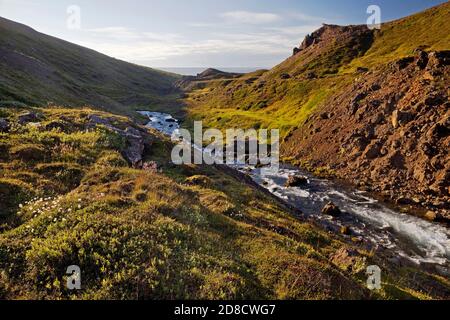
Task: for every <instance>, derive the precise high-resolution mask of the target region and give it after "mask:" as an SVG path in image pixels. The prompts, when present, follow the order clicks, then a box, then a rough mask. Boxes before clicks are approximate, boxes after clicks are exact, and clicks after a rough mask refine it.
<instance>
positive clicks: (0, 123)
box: [0, 118, 9, 132]
mask: <svg viewBox="0 0 450 320" xmlns="http://www.w3.org/2000/svg"><path fill="white" fill-rule="evenodd" d="M8 131H9V122H8V120H6V119H3V118H0V132H8Z"/></svg>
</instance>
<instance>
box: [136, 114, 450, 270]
mask: <svg viewBox="0 0 450 320" xmlns="http://www.w3.org/2000/svg"><path fill="white" fill-rule="evenodd" d="M139 113H140V114H142V115H145V116H147V117H148V118H149V120H150V122H149V123H148V124H147V126H148V127H151V128H154V129H156V130H158V131H160V132H162V133H164V134H167V135H172V134H173V133H174V132H175V131H176V130H178V129H179V124H178V121H177V120H176V119H174V118H173V117H172V116H171V115H169V114H165V113H159V112H148V111H140V112H139ZM230 166H231V167H233V168H235V169H236V170H239V171H242V172H245V173H248V174H249V175H250V176H251V177H252V178H253V180H254V181H255V182H256V183H258V184H259V185H261V186H262V187H264V188H266V189H267V190H269V191H270V192H271V193H272V194H274V195H275V196H277V197H279V198H280V199H282V200H284V201H285V202H287V203H289V204H291V205H293V206H295V207H297V208H298V209H300V210H301V211H302V212H303V213H304V214H305V215H306V216H307V217H308V218H310V219H314V220H315V221H317V222H318V223H319V224H321V225H323V226H324V227H325V228H327V229H329V230H333V231H334V232H338V230H339V229H340V228H341V227H342V226H348V227H350V229H351V231H352V237H354V238H357V239H359V240H360V241H361V242H364V243H369V244H370V246H371V248H374V249H380V250H383V249H384V252H388V253H390V254H391V256H392V257H393V258H402V259H407V260H409V261H411V262H413V263H415V264H427V265H434V266H437V267H438V270H440V271H441V272H443V273H445V274H448V272H449V271H448V270H450V229H448V228H447V227H445V226H443V225H440V224H437V223H432V222H429V221H426V220H423V219H420V218H418V217H414V216H411V215H407V214H403V213H400V212H397V211H394V210H392V209H390V208H389V207H388V206H386V205H384V204H383V203H380V202H379V201H377V200H375V199H373V198H372V197H370V195H368V194H367V193H365V192H363V191H358V190H355V189H353V188H350V187H348V186H345V185H342V184H340V183H337V182H333V181H329V180H325V179H319V178H316V177H314V176H312V175H311V174H309V173H307V172H303V171H302V170H299V169H297V168H293V167H290V166H281V167H280V169H279V170H278V172H276V173H274V174H271V175H262V174H261V169H259V168H255V167H254V166H248V165H237V164H234V165H230ZM294 174H301V175H303V176H306V177H307V178H308V184H307V185H305V186H302V187H290V188H286V187H285V186H284V185H285V183H286V181H287V179H288V177H289V176H291V175H294ZM330 201H331V202H333V203H334V204H336V205H337V206H338V207H339V208H340V209H341V211H343V212H344V213H343V214H342V215H340V216H339V217H331V216H327V215H323V214H321V210H322V208H323V206H324V205H325V204H327V203H328V202H330Z"/></svg>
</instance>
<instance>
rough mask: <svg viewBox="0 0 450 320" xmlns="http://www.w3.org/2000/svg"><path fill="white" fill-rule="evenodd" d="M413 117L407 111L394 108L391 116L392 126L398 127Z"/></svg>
mask: <svg viewBox="0 0 450 320" xmlns="http://www.w3.org/2000/svg"><path fill="white" fill-rule="evenodd" d="M412 118H413V115H412V114H411V113H409V112H403V111H400V110H395V111H394V112H393V113H392V116H391V122H392V126H393V127H394V128H398V127H399V126H401V125H404V124H405V123H408V122H409V121H411V120H412Z"/></svg>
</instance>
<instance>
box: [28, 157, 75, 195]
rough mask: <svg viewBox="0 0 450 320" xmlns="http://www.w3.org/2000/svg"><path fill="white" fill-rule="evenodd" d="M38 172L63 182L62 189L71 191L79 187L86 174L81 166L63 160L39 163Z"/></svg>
mask: <svg viewBox="0 0 450 320" xmlns="http://www.w3.org/2000/svg"><path fill="white" fill-rule="evenodd" d="M36 172H38V173H40V174H42V175H44V176H45V177H47V178H49V179H55V180H57V181H58V182H60V183H62V187H63V188H62V190H61V191H69V190H71V189H73V188H75V187H77V186H78V185H79V184H80V182H81V179H82V178H83V176H84V171H83V169H82V168H81V167H80V166H78V165H77V164H74V163H63V162H56V163H42V164H38V165H37V166H36Z"/></svg>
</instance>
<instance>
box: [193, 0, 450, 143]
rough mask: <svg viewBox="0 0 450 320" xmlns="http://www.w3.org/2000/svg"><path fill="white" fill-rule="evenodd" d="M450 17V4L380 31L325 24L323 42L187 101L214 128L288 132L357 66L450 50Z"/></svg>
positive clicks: (349, 78) (344, 82)
mask: <svg viewBox="0 0 450 320" xmlns="http://www.w3.org/2000/svg"><path fill="white" fill-rule="evenodd" d="M448 21H450V3H445V4H442V5H439V6H437V7H434V8H431V9H429V10H426V11H423V12H421V13H418V14H415V15H412V16H410V17H406V18H403V19H400V20H396V21H393V22H389V23H385V24H383V25H382V27H381V30H379V31H375V32H372V31H369V30H367V28H366V27H365V26H330V25H325V26H324V27H322V28H321V29H319V30H318V31H316V33H317V34H318V35H320V37H319V38H320V39H319V41H318V43H316V44H314V45H311V46H309V47H307V48H306V49H304V50H302V51H301V52H299V53H298V54H296V55H294V56H292V57H290V58H288V59H286V60H285V61H283V62H282V63H280V64H279V65H277V66H275V67H274V68H273V69H271V70H269V71H267V72H264V73H260V74H257V75H244V76H242V77H241V78H239V79H235V80H229V81H214V82H213V81H212V82H211V83H210V84H209V85H205V83H203V84H202V89H200V90H195V91H192V92H190V94H189V98H188V99H187V102H188V104H189V105H190V111H189V112H190V116H191V118H192V119H203V120H204V122H205V123H206V124H207V125H209V126H214V127H225V126H230V125H231V126H237V127H243V128H250V127H255V128H258V127H268V128H280V129H281V130H282V133H283V135H284V136H287V135H288V134H289V133H290V132H291V131H293V130H295V129H296V128H297V127H299V126H302V125H303V123H304V121H305V120H306V119H307V118H308V116H309V115H310V114H311V113H313V112H314V111H315V110H318V109H320V108H321V107H322V106H324V105H325V104H327V103H332V101H327V100H328V99H329V98H330V97H332V96H333V95H334V94H336V93H338V92H340V91H341V90H342V89H343V88H345V87H347V86H348V85H349V84H351V83H352V81H354V79H355V77H359V76H360V74H359V73H358V72H357V68H358V67H363V68H368V69H370V70H371V69H376V68H379V67H383V66H385V65H386V64H387V63H389V62H391V61H393V60H395V59H400V58H402V57H406V56H410V55H412V54H413V51H414V49H416V48H424V49H425V50H448V49H450V36H449V34H450V30H449V27H448Z"/></svg>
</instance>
